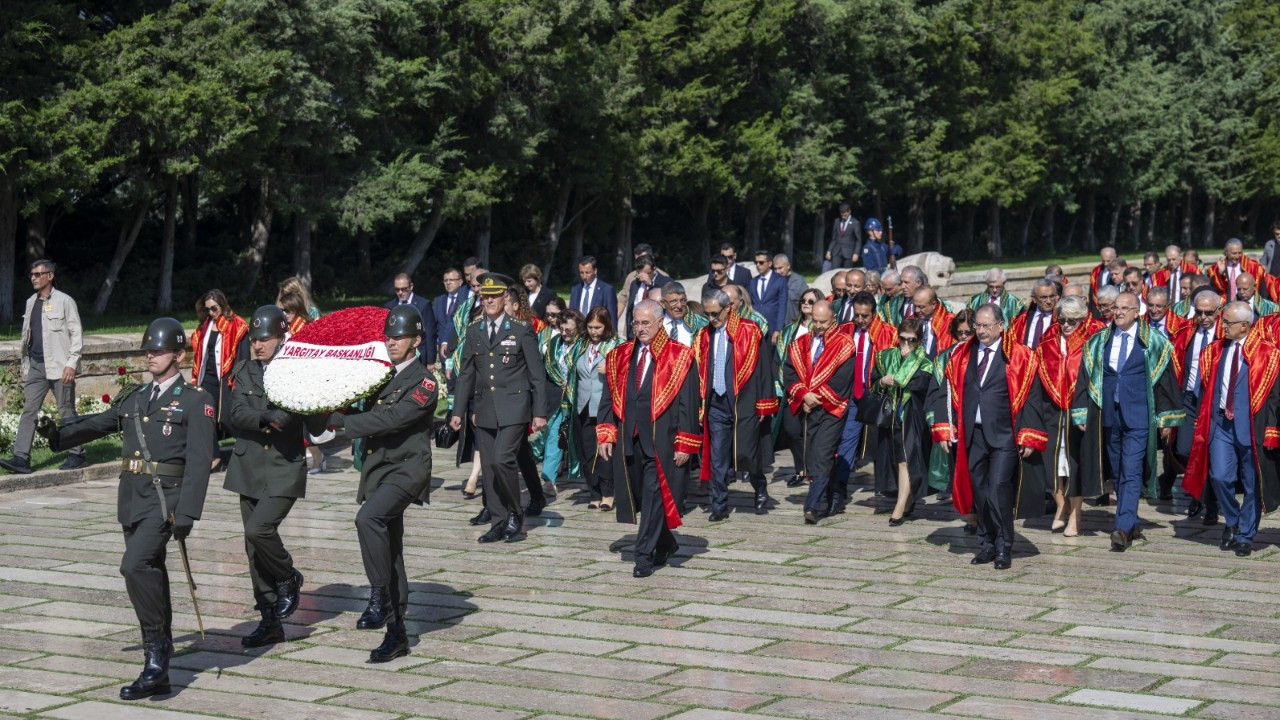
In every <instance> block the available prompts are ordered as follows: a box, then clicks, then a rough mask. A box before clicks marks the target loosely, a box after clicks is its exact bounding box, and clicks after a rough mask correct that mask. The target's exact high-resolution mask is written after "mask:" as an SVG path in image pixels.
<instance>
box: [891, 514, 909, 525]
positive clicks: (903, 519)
mask: <svg viewBox="0 0 1280 720" xmlns="http://www.w3.org/2000/svg"><path fill="white" fill-rule="evenodd" d="M906 521H907V516H906V515H903V516H902V517H900V518H896V517H891V518H889V526H890V527H898V526H899V525H901V524H902V523H904V522H906Z"/></svg>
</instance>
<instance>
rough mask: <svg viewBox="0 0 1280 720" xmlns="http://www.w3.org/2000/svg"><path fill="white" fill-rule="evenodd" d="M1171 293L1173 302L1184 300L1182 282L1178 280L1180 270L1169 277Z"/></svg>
mask: <svg viewBox="0 0 1280 720" xmlns="http://www.w3.org/2000/svg"><path fill="white" fill-rule="evenodd" d="M1169 292H1170V293H1172V294H1173V302H1178V301H1179V300H1181V299H1182V280H1181V279H1179V278H1178V270H1174V271H1173V273H1171V274H1170V275H1169Z"/></svg>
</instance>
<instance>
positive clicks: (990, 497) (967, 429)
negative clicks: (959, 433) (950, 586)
mask: <svg viewBox="0 0 1280 720" xmlns="http://www.w3.org/2000/svg"><path fill="white" fill-rule="evenodd" d="M985 349H986V348H985V346H983V345H982V344H981V343H978V342H974V343H973V351H972V352H973V356H972V357H971V358H970V360H969V368H968V371H967V372H966V373H965V378H964V412H963V417H962V418H961V422H963V423H964V439H965V443H966V448H965V449H966V450H967V451H968V457H969V479H970V482H971V483H972V485H973V500H974V504H973V507H974V514H975V515H977V517H978V534H979V535H980V536H981V539H982V552H984V553H987V552H993V551H994V552H997V553H1005V554H1010V553H1011V552H1012V548H1013V537H1014V535H1013V496H1014V492H1015V489H1014V474H1015V473H1016V472H1017V470H1018V449H1017V446H1016V442H1015V439H1014V435H1013V421H1014V418H1013V415H1012V412H1013V410H1012V406H1011V403H1010V398H1009V383H1008V382H1007V381H1006V379H1005V374H1006V372H1007V364H1006V362H1005V357H1004V352H1002V351H1001V349H1000V348H999V346H997V347H996V349H995V350H994V351H992V352H991V353H990V359H989V360H988V367H987V368H986V371H987V372H986V379H985V381H984V380H983V379H982V377H980V376H979V374H978V366H979V364H981V359H982V352H981V351H982V350H985ZM979 411H981V419H982V422H981V423H979V422H978V414H979Z"/></svg>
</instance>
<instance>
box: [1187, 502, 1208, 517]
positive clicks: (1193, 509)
mask: <svg viewBox="0 0 1280 720" xmlns="http://www.w3.org/2000/svg"><path fill="white" fill-rule="evenodd" d="M1203 509H1204V503H1202V502H1200V501H1199V500H1196V499H1195V498H1192V499H1191V502H1189V503H1187V517H1189V518H1193V517H1195V516H1197V515H1199V514H1200V511H1201V510H1203Z"/></svg>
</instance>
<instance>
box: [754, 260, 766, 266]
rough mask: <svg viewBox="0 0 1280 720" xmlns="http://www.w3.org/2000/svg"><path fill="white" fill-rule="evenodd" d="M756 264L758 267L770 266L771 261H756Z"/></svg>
mask: <svg viewBox="0 0 1280 720" xmlns="http://www.w3.org/2000/svg"><path fill="white" fill-rule="evenodd" d="M756 264H757V265H768V264H769V261H768V260H757V261H756Z"/></svg>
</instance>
